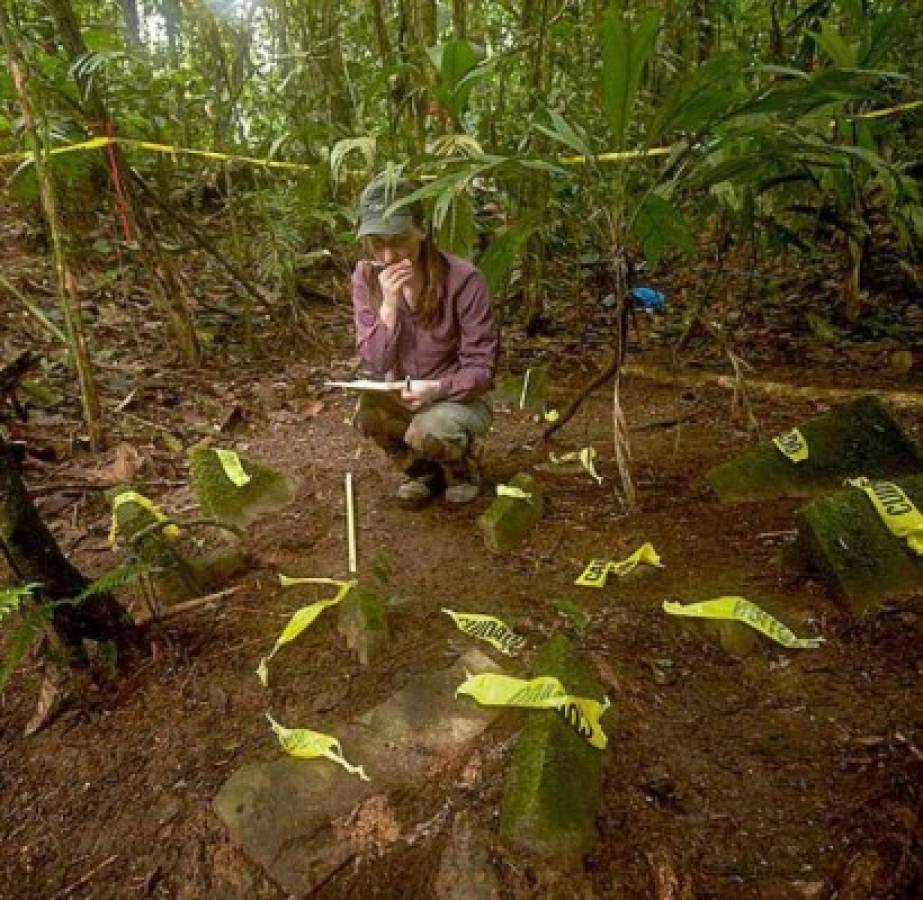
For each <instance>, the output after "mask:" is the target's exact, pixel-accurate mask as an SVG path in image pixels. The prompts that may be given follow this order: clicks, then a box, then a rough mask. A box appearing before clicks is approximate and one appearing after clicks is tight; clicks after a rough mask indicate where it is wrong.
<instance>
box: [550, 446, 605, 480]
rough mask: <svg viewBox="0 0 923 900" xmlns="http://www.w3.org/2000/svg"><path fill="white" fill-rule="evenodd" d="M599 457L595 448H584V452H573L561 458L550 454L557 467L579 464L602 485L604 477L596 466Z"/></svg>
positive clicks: (562, 455)
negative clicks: (564, 464) (565, 464)
mask: <svg viewBox="0 0 923 900" xmlns="http://www.w3.org/2000/svg"><path fill="white" fill-rule="evenodd" d="M598 455H599V454H598V453H597V452H596V448H595V447H584V448H583V449H582V450H571V451H570V452H569V453H562V454H561V455H560V456H558V455H557V454H555V453H549V454H548V458H549V459H550V460H551V461H552V462H553V463H554V464H555V465H556V466H559V465H561V464H562V463H569V462H578V463H580V465H581V466H582V467H583V469H584V470H585V471H586V472H588V473H589V474H590V475H591V476H592V477H593V478H595V479H596V483H597V484H602V483H603V480H602V476H601V475H600V474H599V473H598V472H597V471H596V466H595V464H594V463H595V460H596V457H597V456H598Z"/></svg>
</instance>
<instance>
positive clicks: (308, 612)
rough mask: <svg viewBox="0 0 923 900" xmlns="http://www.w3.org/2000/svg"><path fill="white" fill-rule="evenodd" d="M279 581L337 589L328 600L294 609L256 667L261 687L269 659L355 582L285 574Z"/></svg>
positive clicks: (266, 681)
mask: <svg viewBox="0 0 923 900" xmlns="http://www.w3.org/2000/svg"><path fill="white" fill-rule="evenodd" d="M279 583H280V584H281V585H282V587H292V586H294V585H298V584H333V585H336V586H337V588H338V590H337V592H336V596H334V597H331V598H330V599H329V600H318V601H317V603H312V604H310V605H309V606H302V607H301V609H299V610H296V611H295V613H294V614H293V615H292V617H291V618H290V619H289V620H288V624H287V625H286V626H285V628H283V629H282V634H280V635H279V637H278V638H276V642H275V644H274V645H273V648H272V650H270V651H269V655H268V656H264V657H263V658H262V659H261V660H260V664H259V666H258V667H257V670H256V677H257V678H259V680H260V684H262V685H263V687H269V660H271V659H272V658H273V657H274V656H275V655H276V653H278V652H279V650H280V649H281V648H282V647H284V646H285V645H286V644H289V643H291V642H292V641H293V640H295V638H296V637H298V635H300V634H301V633H302V632H303V631H304V630H305V629H307V628H310V627H311V626H312V625H313V624H314V620H315V619H316V618H317V617H318V616H319V615H320V614H321V613H322V612H323V611H324V610H325V609H327V607H328V606H336V605H337V603H339V602H340V601H341V600H343V598H344V597H346V595H347V594H348V593H349V592H350V591H351V590H352V589H353V588H354V587H355V586H356V584H357V582H356V581H355V580H353V581H337V580H336V579H334V578H289V577H288V576H287V575H280V576H279Z"/></svg>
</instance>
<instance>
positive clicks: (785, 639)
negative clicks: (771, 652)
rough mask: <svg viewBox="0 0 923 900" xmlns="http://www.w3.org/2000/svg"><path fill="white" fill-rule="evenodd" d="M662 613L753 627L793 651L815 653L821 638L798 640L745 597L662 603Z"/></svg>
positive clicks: (786, 628) (821, 640) (666, 601)
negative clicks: (720, 620)
mask: <svg viewBox="0 0 923 900" xmlns="http://www.w3.org/2000/svg"><path fill="white" fill-rule="evenodd" d="M663 611H664V612H665V613H669V614H670V615H671V616H692V617H694V618H697V619H735V620H736V621H738V622H743V623H744V624H745V625H749V626H750V627H751V628H755V629H756V630H757V631H759V632H760V633H761V634H765V635H766V637H768V638H772V640H774V641H775V642H776V643H777V644H781V645H782V646H783V647H789V648H791V649H793V650H816V649H817V648H818V647H819V646H820V645H821V644H822V643H823V641H824V639H823V638H799V637H795V634H794V632H792V630H791V629H790V628H788V626H786V625H783V624H782V623H781V622H780V621H779V620H778V619H776V618H774V617H773V616H771V615H769V613H768V612H765V611H764V610H762V609H760V608H759V607H758V606H757V605H756V604H755V603H751V602H750V601H749V600H747V599H746V598H745V597H717V598H715V599H714V600H705V601H703V602H701V603H689V604H687V605H686V606H683V604H682V603H673V602H671V601H669V600H665V601H664V604H663Z"/></svg>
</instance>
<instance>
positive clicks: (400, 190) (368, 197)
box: [356, 178, 425, 238]
mask: <svg viewBox="0 0 923 900" xmlns="http://www.w3.org/2000/svg"><path fill="white" fill-rule="evenodd" d="M414 190H415V187H414V185H413V184H411V182H409V181H407V180H405V179H401V180H399V181H398V182H397V183H396V184H394V183H392V184H388V182H387V181H386V180H385V179H384V178H376V179H374V180H373V181H371V182H369V184H368V185H367V186H366V188H365V190H363V192H362V196H361V197H360V198H359V231H358V232H357V234H356V237H360V238H361V237H366V235H372V234H377V235H381V236H382V237H393V236H394V235H397V234H403V233H404V232H405V231H406V230H407V229H408V228H410V226H411V225H413V224H415V223H416V222H419V221H421V220H422V219H423V218H425V216H424V215H423V206H422V204H420V203H419V201H414V202H413V203H410V204H408V205H407V206H402V207H401V208H400V209H398V210H397V211H396V212H394V213H393V214H392V215H390V216H385V215H384V212H385V210H386V209H387V208H388V207H389V206H391V204H392V203H394V202H395V201H396V200H400V199H401V198H403V197H407V196H408V195H410V194H412V193H413V192H414Z"/></svg>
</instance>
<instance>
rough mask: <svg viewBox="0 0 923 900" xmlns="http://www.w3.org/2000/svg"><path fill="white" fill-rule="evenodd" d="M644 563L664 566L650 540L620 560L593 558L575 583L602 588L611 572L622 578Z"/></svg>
mask: <svg viewBox="0 0 923 900" xmlns="http://www.w3.org/2000/svg"><path fill="white" fill-rule="evenodd" d="M642 563H644V564H645V565H648V566H657V567H658V568H661V569H662V568H663V563H662V562H661V561H660V555H659V554H658V553H657V551H656V550H655V549H654V545H653V544H652V543H651V542H650V541H645V543H643V544H642V545H641V546H640V547H638V549H637V550H635V552H634V553H632V554H631V556H627V557H625V559H623V560H620V561H619V562H613V561H612V560H609V559H594V560H591V561H590V563H589V564H588V565H587V567H586V568H585V569H584V570H583V572H582V573H581V574H580V575H579V577H578V578H577V580H576V581H575V582H574V584H579V585H580V586H581V587H593V588H602V587H605V586H606V580H607V579H608V577H609V574H610V573H611V574H613V575H617V576H618V577H619V578H622V577H624V576H625V575H628V574H629V573H630V572H633V571H634V570H635V569H636V568H638V566H639V565H641V564H642Z"/></svg>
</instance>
